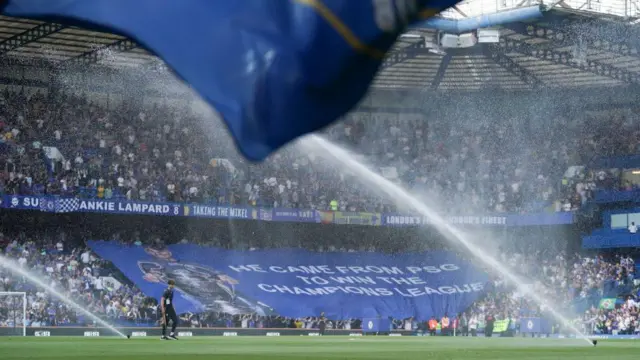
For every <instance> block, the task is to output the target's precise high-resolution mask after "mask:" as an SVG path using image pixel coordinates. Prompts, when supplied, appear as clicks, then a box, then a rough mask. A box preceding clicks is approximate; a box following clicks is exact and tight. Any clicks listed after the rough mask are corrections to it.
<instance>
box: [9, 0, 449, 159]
mask: <svg viewBox="0 0 640 360" xmlns="http://www.w3.org/2000/svg"><path fill="white" fill-rule="evenodd" d="M456 2H458V1H457V0H235V1H233V0H7V1H5V2H4V8H3V9H2V13H3V14H4V15H8V16H17V17H28V18H35V19H39V20H44V21H55V22H59V23H65V24H70V25H78V26H81V27H87V28H91V29H97V30H107V31H112V32H115V33H120V34H123V35H126V36H128V37H130V38H132V39H135V40H136V41H137V42H138V43H139V44H141V45H142V46H144V47H145V48H146V49H148V50H149V51H151V52H153V53H155V54H156V55H158V56H159V57H161V58H162V59H163V60H164V61H165V62H166V63H167V64H168V65H169V66H170V67H171V68H173V70H174V71H175V72H176V73H177V74H178V75H179V76H180V77H182V78H183V79H184V80H185V81H186V82H187V83H188V84H190V85H191V86H192V87H193V88H194V89H195V90H196V91H197V92H198V93H199V94H200V95H201V96H202V97H203V98H204V99H205V100H206V101H207V102H209V103H210V104H211V105H212V106H213V107H215V108H216V109H217V110H218V111H219V112H220V113H221V114H222V116H223V117H224V120H225V122H226V124H227V125H228V127H229V129H230V130H231V134H232V135H233V137H234V139H235V141H236V144H237V145H238V147H239V149H240V151H241V152H242V153H243V154H244V155H245V156H247V157H248V158H250V159H253V160H261V159H263V158H265V157H266V156H268V155H269V154H270V153H271V152H272V151H274V150H276V149H277V148H279V147H280V146H282V145H284V144H285V143H287V142H289V141H291V140H293V139H294V138H296V137H298V136H300V135H303V134H306V133H309V132H312V131H315V130H318V129H320V128H322V127H324V126H326V125H328V124H330V123H332V122H333V121H335V120H336V119H337V118H338V117H340V116H341V115H343V114H345V113H346V112H348V111H349V110H350V109H351V108H352V107H353V106H354V105H355V104H356V103H357V102H358V101H359V100H360V99H361V98H362V97H363V96H364V94H365V92H366V90H367V88H368V87H369V84H370V83H371V80H372V79H373V76H374V74H375V73H376V71H377V69H378V67H379V65H380V63H381V61H382V59H383V57H384V54H385V53H386V52H387V51H388V50H389V48H390V47H391V45H392V44H393V42H394V41H395V39H396V37H397V36H398V35H399V34H400V33H401V32H402V31H403V30H404V29H405V28H406V27H407V26H408V24H409V23H411V22H412V21H414V20H418V19H421V18H428V17H430V16H433V15H434V14H436V13H438V12H440V11H441V10H444V9H446V8H447V7H450V6H452V5H454V4H455V3H456ZM1 3H3V1H1V0H0V4H1Z"/></svg>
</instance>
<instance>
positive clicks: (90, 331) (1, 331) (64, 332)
mask: <svg viewBox="0 0 640 360" xmlns="http://www.w3.org/2000/svg"><path fill="white" fill-rule="evenodd" d="M118 330H119V331H121V332H122V333H124V334H127V335H128V336H131V337H133V338H138V337H160V336H161V335H162V329H161V328H155V327H154V328H148V327H133V328H124V327H121V328H118ZM17 333H18V332H17V329H16V328H9V327H0V336H16V334H17ZM20 333H21V332H20ZM177 334H178V336H179V337H182V338H188V337H202V336H227V337H237V336H269V337H278V336H320V333H319V332H318V330H316V329H236V328H178V329H177ZM26 335H27V336H34V337H55V336H73V337H113V336H116V335H115V334H114V333H112V332H111V331H109V330H108V329H105V328H87V327H28V328H27V331H26ZM379 335H382V336H427V335H426V334H422V333H421V332H415V331H406V330H393V331H391V332H387V333H379ZM325 336H352V337H359V336H364V334H363V333H362V330H327V331H326V333H325ZM478 336H479V337H484V334H478ZM517 336H518V337H521V336H524V335H517ZM536 336H537V335H536ZM494 337H501V336H500V334H494ZM541 337H547V336H545V335H543V336H541ZM549 337H551V338H560V339H564V338H575V336H565V335H560V334H553V335H550V336H549ZM589 338H590V339H597V340H611V339H619V340H622V339H625V340H640V336H638V335H592V336H589Z"/></svg>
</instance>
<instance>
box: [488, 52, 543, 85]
mask: <svg viewBox="0 0 640 360" xmlns="http://www.w3.org/2000/svg"><path fill="white" fill-rule="evenodd" d="M487 45H488V46H483V47H482V50H483V52H484V54H485V56H486V57H487V58H490V59H491V60H493V61H494V62H495V63H496V64H498V65H499V66H500V67H502V68H503V69H505V70H507V71H508V72H510V73H511V74H513V75H515V76H517V77H518V78H520V80H522V82H524V83H525V84H527V85H531V87H532V88H534V89H537V88H539V87H542V86H544V84H543V83H542V81H540V79H538V77H537V76H535V75H534V74H533V73H531V72H530V71H529V70H527V69H525V68H524V67H522V66H520V65H519V64H518V63H517V62H515V61H513V59H512V58H510V57H509V56H508V55H507V54H506V53H505V52H504V51H503V50H502V48H500V46H498V45H495V44H490V45H489V44H487Z"/></svg>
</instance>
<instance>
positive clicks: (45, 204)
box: [2, 195, 573, 226]
mask: <svg viewBox="0 0 640 360" xmlns="http://www.w3.org/2000/svg"><path fill="white" fill-rule="evenodd" d="M2 207H3V208H6V209H22V210H40V211H46V212H57V213H67V212H95V213H110V214H148V215H165V216H188V217H198V218H213V219H248V220H261V221H280V222H305V223H322V224H343V225H348V224H357V225H370V226H421V225H428V224H429V221H428V219H426V218H424V217H421V216H415V215H407V214H380V213H369V212H340V211H320V210H310V209H309V210H304V209H263V208H254V207H246V206H244V207H243V206H217V205H206V204H178V203H150V202H142V201H124V200H105V199H78V198H69V197H58V196H18V195H5V196H4V197H3V198H2ZM445 219H446V220H448V221H449V223H451V224H454V225H464V226H467V225H471V226H474V225H475V226H531V225H563V224H572V223H573V213H570V212H564V213H542V214H498V215H484V216H472V215H465V216H447V217H445Z"/></svg>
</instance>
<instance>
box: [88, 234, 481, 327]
mask: <svg viewBox="0 0 640 360" xmlns="http://www.w3.org/2000/svg"><path fill="white" fill-rule="evenodd" d="M89 245H90V246H91V248H92V249H93V250H94V251H95V252H96V253H97V254H98V255H99V256H100V257H102V258H104V259H106V260H109V261H112V262H113V263H114V264H115V265H116V266H117V267H118V268H119V269H120V270H121V271H122V272H123V273H124V274H125V275H126V276H127V277H129V279H131V280H132V281H133V282H134V283H135V284H136V285H137V286H138V287H139V288H140V289H142V290H143V291H144V292H145V293H146V294H147V295H149V296H152V297H155V298H159V297H160V296H161V295H162V291H163V290H164V288H165V287H166V282H167V280H168V279H174V280H175V281H176V288H177V289H178V294H179V296H177V298H176V299H174V303H175V304H176V309H177V310H178V312H187V311H191V312H200V311H223V312H227V313H231V314H241V313H258V314H263V315H269V314H278V315H282V316H287V317H302V316H319V315H320V313H322V312H324V313H325V314H326V316H328V317H329V318H333V319H348V318H372V317H377V316H383V317H386V316H393V317H395V318H406V317H410V316H413V317H416V318H418V319H422V320H425V319H429V318H430V317H431V316H437V317H438V318H439V317H441V316H442V315H444V313H449V314H450V316H452V315H453V314H457V313H459V312H461V311H463V310H465V309H466V308H467V307H468V306H469V305H471V304H472V303H473V302H474V301H475V300H476V299H477V298H478V296H480V295H481V294H482V293H483V291H484V286H485V283H486V282H487V280H488V277H487V275H486V274H485V273H484V272H482V271H480V270H479V269H476V268H475V267H473V266H472V265H471V264H470V263H469V262H468V261H464V260H462V259H460V258H458V257H457V256H455V255H454V254H453V253H450V252H444V251H436V252H428V253H422V254H403V255H394V256H390V255H385V254H379V253H314V252H308V251H304V250H293V249H285V250H264V251H235V250H224V249H219V248H209V247H201V246H198V245H190V244H179V245H171V246H169V247H168V248H164V249H153V248H143V247H141V246H133V247H131V246H126V245H120V244H117V243H114V242H102V241H91V242H89Z"/></svg>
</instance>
